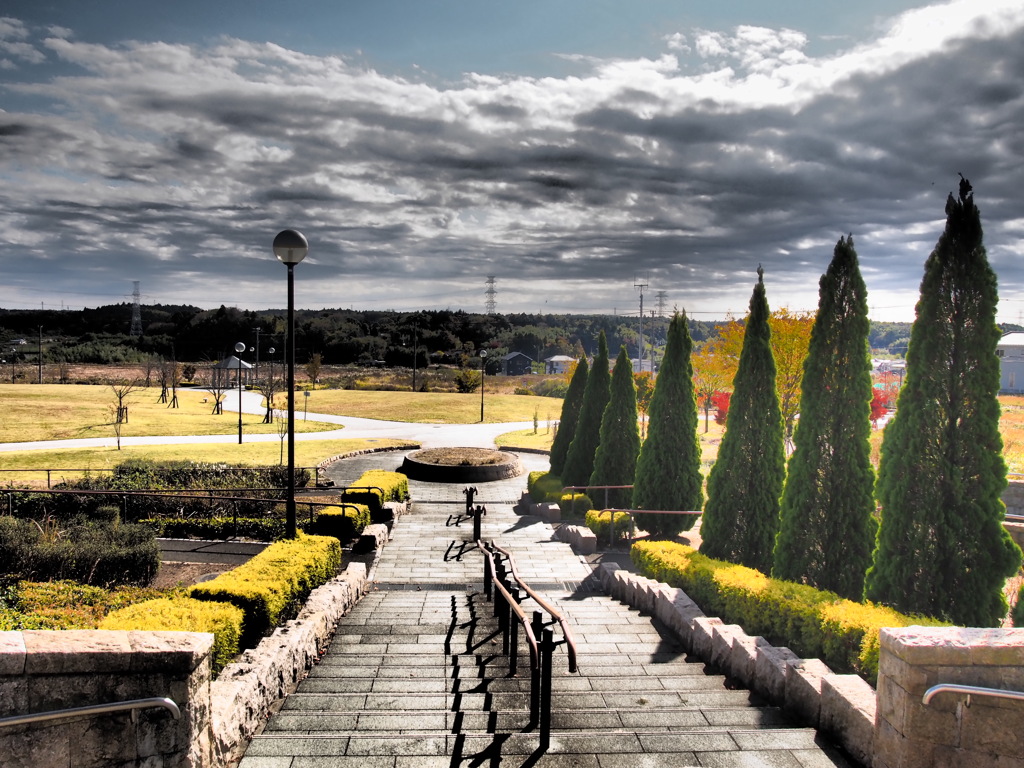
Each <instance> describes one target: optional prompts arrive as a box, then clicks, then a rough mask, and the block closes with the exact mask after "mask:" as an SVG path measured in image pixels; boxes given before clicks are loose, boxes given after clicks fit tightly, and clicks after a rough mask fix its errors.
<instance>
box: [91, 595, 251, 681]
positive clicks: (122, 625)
mask: <svg viewBox="0 0 1024 768" xmlns="http://www.w3.org/2000/svg"><path fill="white" fill-rule="evenodd" d="M243 619H244V614H243V613H242V610H241V609H240V608H238V607H236V606H234V605H231V604H230V603H219V602H217V603H214V602H208V601H206V600H195V599H193V598H190V597H182V596H177V597H167V598H159V599H157V600H149V601H147V602H145V603H137V604H135V605H130V606H128V607H127V608H121V609H119V610H116V611H112V612H110V613H109V614H107V616H106V617H105V618H104V619H103V621H101V622H100V625H99V628H100V629H122V630H150V631H159V630H167V631H174V632H209V633H211V634H212V635H213V674H215V675H216V674H217V673H218V672H220V671H221V670H222V669H224V667H225V666H227V665H228V664H229V663H230V662H231V660H232V659H234V658H235V656H237V655H238V652H239V639H240V638H241V634H242V622H243Z"/></svg>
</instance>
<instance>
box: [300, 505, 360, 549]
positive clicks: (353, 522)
mask: <svg viewBox="0 0 1024 768" xmlns="http://www.w3.org/2000/svg"><path fill="white" fill-rule="evenodd" d="M370 520H371V518H370V508H369V507H367V506H366V505H365V504H351V503H349V502H345V503H344V505H342V506H331V507H322V508H321V509H320V511H319V512H318V513H317V516H316V521H315V522H314V523H313V526H312V529H311V530H310V533H314V534H316V535H317V536H333V537H334V538H336V539H339V540H340V541H351V540H352V539H354V538H356V537H357V536H359V535H360V534H361V533H362V532H363V529H364V528H365V527H366V526H368V525H369V524H370Z"/></svg>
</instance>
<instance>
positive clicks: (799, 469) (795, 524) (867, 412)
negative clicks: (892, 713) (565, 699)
mask: <svg viewBox="0 0 1024 768" xmlns="http://www.w3.org/2000/svg"><path fill="white" fill-rule="evenodd" d="M867 293H868V292H867V287H866V286H865V285H864V280H863V278H862V277H861V274H860V267H859V266H858V264H857V252H856V251H855V250H854V248H853V237H852V236H851V237H849V238H840V239H839V242H838V243H837V244H836V247H835V251H834V252H833V257H832V262H831V263H830V264H829V266H828V270H827V271H826V272H825V274H824V275H822V277H821V281H820V282H819V288H818V314H817V317H816V318H815V320H814V327H813V328H812V330H811V343H810V347H809V349H808V352H807V358H806V359H805V361H804V373H803V381H802V383H801V389H802V391H803V397H802V400H801V409H800V420H799V421H798V422H797V428H796V434H795V436H794V439H793V443H794V446H795V450H794V451H793V455H792V456H791V457H790V459H789V471H788V472H787V477H786V487H785V490H784V491H783V493H782V516H781V521H780V525H779V536H778V538H777V539H776V541H775V558H774V566H773V569H772V575H773V576H775V577H776V578H780V579H786V580H787V581H797V582H801V583H804V584H810V585H811V586H814V587H817V588H818V589H825V590H831V591H833V592H836V593H838V594H840V595H842V596H843V597H847V598H850V599H851V600H860V599H861V597H862V596H863V594H864V573H865V572H866V571H867V569H868V566H869V565H871V551H872V549H873V548H874V541H875V531H876V527H877V526H876V524H875V519H874V517H873V514H874V511H875V500H874V483H875V475H874V470H872V468H871V457H870V454H871V447H870V443H869V442H868V441H869V438H870V435H871V396H872V387H871V360H870V358H869V347H868V331H869V326H870V323H869V321H868V300H867Z"/></svg>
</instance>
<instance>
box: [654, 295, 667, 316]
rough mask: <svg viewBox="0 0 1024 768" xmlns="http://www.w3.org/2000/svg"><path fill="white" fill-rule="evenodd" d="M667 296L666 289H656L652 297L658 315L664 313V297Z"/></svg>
mask: <svg viewBox="0 0 1024 768" xmlns="http://www.w3.org/2000/svg"><path fill="white" fill-rule="evenodd" d="M667 298H668V291H658V292H657V293H656V294H654V299H655V301H656V302H657V307H658V317H663V316H664V313H665V299H667Z"/></svg>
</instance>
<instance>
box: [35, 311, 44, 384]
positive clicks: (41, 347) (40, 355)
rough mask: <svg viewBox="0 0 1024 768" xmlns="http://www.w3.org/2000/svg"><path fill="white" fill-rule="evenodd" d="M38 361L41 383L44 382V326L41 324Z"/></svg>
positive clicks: (37, 350) (37, 351)
mask: <svg viewBox="0 0 1024 768" xmlns="http://www.w3.org/2000/svg"><path fill="white" fill-rule="evenodd" d="M36 363H37V364H38V366H39V383H40V384H42V383H43V326H41V325H40V326H39V346H38V347H37V348H36Z"/></svg>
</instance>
